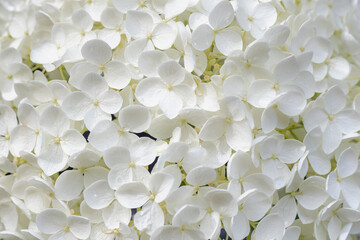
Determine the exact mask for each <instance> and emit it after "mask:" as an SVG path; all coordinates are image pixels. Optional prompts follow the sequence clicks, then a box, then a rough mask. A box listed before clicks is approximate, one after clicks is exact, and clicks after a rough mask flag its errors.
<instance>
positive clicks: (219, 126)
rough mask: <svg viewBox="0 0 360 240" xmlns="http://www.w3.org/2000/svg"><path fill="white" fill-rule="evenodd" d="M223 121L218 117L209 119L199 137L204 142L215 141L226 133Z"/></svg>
mask: <svg viewBox="0 0 360 240" xmlns="http://www.w3.org/2000/svg"><path fill="white" fill-rule="evenodd" d="M226 127H227V126H226V123H225V119H223V118H222V117H218V116H213V117H211V118H209V119H208V120H207V121H206V123H205V124H204V126H203V127H202V129H201V131H200V133H199V137H200V138H201V139H202V140H204V141H215V140H217V139H219V138H220V137H221V136H222V135H223V134H224V132H225V131H226Z"/></svg>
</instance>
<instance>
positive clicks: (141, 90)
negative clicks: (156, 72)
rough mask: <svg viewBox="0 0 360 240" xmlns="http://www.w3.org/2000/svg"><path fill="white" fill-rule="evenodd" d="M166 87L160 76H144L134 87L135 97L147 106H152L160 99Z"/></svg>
mask: <svg viewBox="0 0 360 240" xmlns="http://www.w3.org/2000/svg"><path fill="white" fill-rule="evenodd" d="M165 89H166V86H165V84H164V83H163V82H162V81H161V80H160V78H155V77H152V78H145V79H143V80H141V81H140V83H139V84H138V85H137V87H136V91H135V96H136V99H137V100H138V101H139V102H140V103H142V104H143V105H145V106H147V107H153V106H155V105H157V104H158V103H159V101H160V97H161V95H162V92H163V91H164V90H165Z"/></svg>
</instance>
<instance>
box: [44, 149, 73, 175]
mask: <svg viewBox="0 0 360 240" xmlns="http://www.w3.org/2000/svg"><path fill="white" fill-rule="evenodd" d="M66 163H67V156H66V155H65V154H64V152H63V150H62V148H61V146H60V145H58V144H50V145H48V146H47V147H46V149H45V150H44V151H43V152H42V153H41V154H40V155H39V157H38V164H39V167H40V168H41V169H42V170H43V171H44V173H45V174H46V175H47V176H51V175H53V174H55V173H57V172H59V171H61V170H62V169H63V168H64V167H65V165H66Z"/></svg>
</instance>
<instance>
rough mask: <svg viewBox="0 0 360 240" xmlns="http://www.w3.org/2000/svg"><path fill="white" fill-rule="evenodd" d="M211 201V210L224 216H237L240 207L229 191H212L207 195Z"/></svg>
mask: <svg viewBox="0 0 360 240" xmlns="http://www.w3.org/2000/svg"><path fill="white" fill-rule="evenodd" d="M205 197H206V198H208V199H209V202H210V206H211V208H212V209H213V210H214V211H215V212H218V213H220V214H222V215H223V216H226V217H233V216H235V215H236V214H237V210H238V205H237V203H236V201H235V199H234V197H233V195H232V194H231V193H230V192H228V191H227V190H223V189H216V190H211V191H210V192H208V193H207V194H206V195H205Z"/></svg>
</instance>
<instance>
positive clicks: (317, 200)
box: [295, 178, 328, 210]
mask: <svg viewBox="0 0 360 240" xmlns="http://www.w3.org/2000/svg"><path fill="white" fill-rule="evenodd" d="M308 179H309V178H308ZM300 190H301V192H302V193H303V194H301V195H297V196H295V198H296V200H297V201H298V203H299V204H301V206H303V207H304V208H306V209H308V210H315V209H317V208H319V207H320V206H321V205H322V204H323V203H324V202H325V201H326V199H327V198H328V195H327V193H326V192H325V191H324V190H323V189H321V188H320V187H317V186H306V187H303V188H302V189H300Z"/></svg>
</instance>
